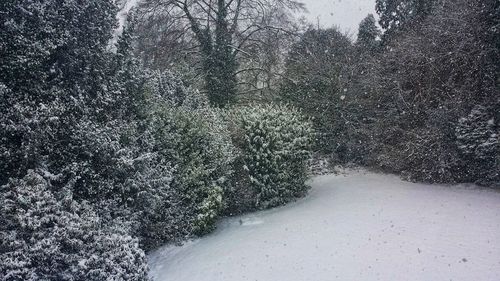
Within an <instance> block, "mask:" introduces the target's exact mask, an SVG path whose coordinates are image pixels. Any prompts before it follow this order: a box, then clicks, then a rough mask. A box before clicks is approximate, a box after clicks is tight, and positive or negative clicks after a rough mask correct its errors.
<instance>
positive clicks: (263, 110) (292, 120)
mask: <svg viewBox="0 0 500 281" xmlns="http://www.w3.org/2000/svg"><path fill="white" fill-rule="evenodd" d="M233 116H234V117H233V122H234V125H233V138H234V139H235V143H236V145H237V147H238V148H239V149H240V150H241V157H242V161H241V163H242V164H243V165H244V166H243V170H244V172H245V173H246V174H245V175H240V176H245V177H248V179H249V183H250V185H249V186H247V187H245V186H243V188H251V189H252V192H253V194H255V197H254V198H253V203H254V204H255V206H256V207H258V208H269V207H274V206H278V205H282V204H284V203H286V202H288V201H290V200H292V199H294V198H297V197H299V196H302V195H303V194H304V193H305V192H306V191H307V187H306V185H305V181H306V179H307V162H308V160H309V158H310V156H311V146H312V142H313V138H314V137H313V129H312V124H311V123H310V122H309V120H307V119H306V118H304V117H303V116H302V115H301V114H300V112H299V111H297V110H296V109H293V108H289V107H286V106H283V105H268V106H247V107H242V108H237V109H235V110H234V112H233ZM236 192H238V191H236Z"/></svg>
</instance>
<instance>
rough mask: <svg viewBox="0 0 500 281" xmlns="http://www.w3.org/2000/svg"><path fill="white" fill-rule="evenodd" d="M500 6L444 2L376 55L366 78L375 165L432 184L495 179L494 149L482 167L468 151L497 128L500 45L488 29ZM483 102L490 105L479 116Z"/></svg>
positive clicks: (364, 85)
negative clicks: (481, 136) (495, 41)
mask: <svg viewBox="0 0 500 281" xmlns="http://www.w3.org/2000/svg"><path fill="white" fill-rule="evenodd" d="M494 11H495V4H494V1H458V2H456V1H455V2H453V1H444V2H442V3H441V5H439V6H436V7H435V10H434V12H433V13H432V14H430V15H428V16H427V17H426V18H425V20H422V21H421V23H420V27H419V28H414V29H410V30H406V31H405V32H404V33H401V34H399V35H398V36H395V37H394V38H393V40H391V42H390V43H389V44H388V45H387V46H386V49H385V51H384V52H383V53H381V54H380V55H377V56H375V58H374V59H372V62H371V64H370V66H371V67H369V68H367V75H366V76H365V77H364V78H363V79H362V81H361V82H360V83H361V84H362V85H361V88H364V89H365V91H367V92H368V94H367V95H365V98H364V101H363V103H364V105H363V107H364V108H365V110H366V111H365V112H366V116H371V118H372V119H373V121H372V123H371V124H370V128H367V130H368V131H369V132H370V133H369V135H371V136H372V139H373V142H372V143H371V145H370V146H371V147H372V148H373V150H372V154H371V155H372V156H373V158H372V159H370V160H369V161H373V162H372V165H374V166H378V167H383V168H384V169H385V170H389V171H392V172H398V173H402V174H404V175H405V176H406V177H407V178H409V179H412V180H418V181H428V182H463V181H475V182H476V181H479V182H483V181H482V179H483V178H484V175H485V174H489V176H488V177H489V178H495V177H496V176H495V174H497V172H496V170H498V166H497V165H498V164H495V163H496V162H495V161H493V160H492V159H494V158H495V157H496V155H498V152H495V149H493V150H491V153H492V155H491V157H490V160H488V161H483V162H482V163H481V165H478V162H477V160H474V157H471V154H470V153H468V152H467V151H468V149H465V148H466V147H476V146H478V145H480V143H489V142H488V141H487V139H483V140H480V138H478V137H476V136H475V135H476V134H479V132H482V133H483V134H485V135H488V134H489V135H495V134H496V133H491V132H490V133H487V132H488V130H490V131H492V132H493V131H494V130H497V129H496V128H497V126H498V125H497V122H498V121H497V117H496V116H495V115H496V114H495V113H494V112H495V110H496V111H498V102H499V100H498V94H497V93H498V82H497V81H498V80H497V79H498V66H497V65H496V64H495V63H494V62H495V61H498V57H499V49H498V47H497V46H495V44H494V40H492V37H491V33H490V32H489V31H488V30H491V28H492V26H494V25H495V24H496V23H495V22H494V21H491V19H490V18H489V17H486V16H485V14H486V15H487V14H490V13H494ZM477 106H479V107H478V108H487V110H482V111H483V113H481V114H479V115H477V114H478V113H477V110H474V109H473V108H474V107H477ZM471 111H473V112H476V113H473V114H472V116H469V117H466V118H465V119H463V118H464V116H467V115H468V114H469V113H470V112H471ZM474 116H475V117H474ZM480 116H482V117H480ZM469 118H471V119H472V120H474V121H472V120H470V121H464V120H467V119H469ZM460 120H462V121H460ZM480 120H481V121H480ZM487 122H493V124H492V125H491V126H490V127H489V128H490V129H486V128H488V127H487V125H486V124H487ZM473 123H474V125H472V124H473ZM457 138H458V139H457ZM483 138H484V136H483ZM465 143H467V144H465ZM489 147H490V149H491V148H493V147H494V142H492V143H491V146H489ZM477 156H478V157H480V154H478V155H477ZM473 167H478V169H474V168H473ZM491 181H492V180H490V182H491ZM493 181H494V180H493ZM496 181H497V182H498V179H496Z"/></svg>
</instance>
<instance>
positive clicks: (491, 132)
mask: <svg viewBox="0 0 500 281" xmlns="http://www.w3.org/2000/svg"><path fill="white" fill-rule="evenodd" d="M493 112H494V109H488V108H486V107H484V106H476V107H474V108H473V109H472V111H471V112H470V114H469V115H468V116H467V117H464V118H461V119H460V120H459V121H458V124H457V127H456V129H455V134H456V137H457V145H458V148H459V150H460V152H461V153H462V154H463V155H464V157H465V158H467V160H468V161H467V163H468V165H467V172H468V173H469V174H470V175H471V176H472V178H473V179H476V180H477V181H478V182H479V183H483V184H491V185H495V184H496V185H500V127H499V125H498V120H495V116H494V113H493ZM497 113H498V112H497Z"/></svg>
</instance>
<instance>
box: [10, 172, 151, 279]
mask: <svg viewBox="0 0 500 281" xmlns="http://www.w3.org/2000/svg"><path fill="white" fill-rule="evenodd" d="M43 174H45V175H44V176H48V177H50V174H49V173H48V172H43ZM52 189H53V187H52V186H51V185H50V183H49V181H47V180H46V179H45V178H44V177H43V176H42V175H41V173H35V172H33V171H29V172H28V174H27V175H26V177H25V178H23V179H20V180H11V181H10V182H9V183H8V184H7V185H4V186H2V187H1V192H0V241H1V244H0V274H1V275H2V276H3V278H4V279H2V280H110V279H112V280H147V263H146V256H145V254H144V252H143V251H142V250H141V249H139V246H138V241H137V240H136V239H133V238H132V237H130V236H128V235H126V234H123V233H120V232H118V233H114V234H111V233H109V232H107V231H106V230H105V229H104V228H103V226H102V225H101V223H100V221H99V218H98V216H96V214H95V213H94V212H93V211H92V210H91V209H90V208H89V207H88V206H87V205H86V204H85V203H82V204H78V203H76V202H75V201H74V200H73V199H72V196H71V192H70V191H69V190H65V191H60V192H56V191H53V190H52ZM115 232H116V230H115Z"/></svg>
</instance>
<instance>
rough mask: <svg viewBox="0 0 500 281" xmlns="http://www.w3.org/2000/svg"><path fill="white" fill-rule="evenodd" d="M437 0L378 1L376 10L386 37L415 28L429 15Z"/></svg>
mask: <svg viewBox="0 0 500 281" xmlns="http://www.w3.org/2000/svg"><path fill="white" fill-rule="evenodd" d="M435 3H436V0H376V4H375V10H376V11H377V13H378V14H379V16H380V20H379V24H380V26H381V27H382V28H383V29H384V30H385V34H384V35H385V36H387V35H392V34H394V33H396V32H397V31H402V30H404V29H408V28H412V27H415V25H416V24H418V23H419V22H421V21H422V20H423V19H425V17H426V16H427V15H429V14H430V13H431V11H432V9H433V7H434V5H435Z"/></svg>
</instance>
